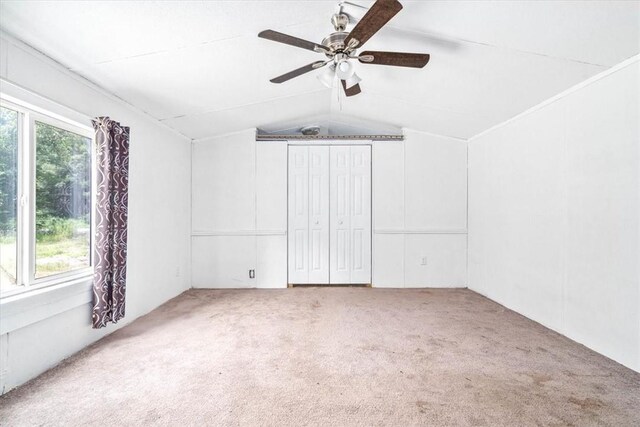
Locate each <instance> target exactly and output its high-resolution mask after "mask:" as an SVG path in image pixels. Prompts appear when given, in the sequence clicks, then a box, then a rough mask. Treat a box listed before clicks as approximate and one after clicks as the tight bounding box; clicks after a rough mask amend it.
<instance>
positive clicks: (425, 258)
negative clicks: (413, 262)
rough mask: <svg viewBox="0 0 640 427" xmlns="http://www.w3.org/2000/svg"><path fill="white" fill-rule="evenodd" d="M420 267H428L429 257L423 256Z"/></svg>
mask: <svg viewBox="0 0 640 427" xmlns="http://www.w3.org/2000/svg"><path fill="white" fill-rule="evenodd" d="M420 265H427V257H426V256H423V257H422V259H420Z"/></svg>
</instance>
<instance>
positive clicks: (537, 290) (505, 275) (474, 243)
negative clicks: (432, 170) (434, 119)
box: [469, 57, 640, 370]
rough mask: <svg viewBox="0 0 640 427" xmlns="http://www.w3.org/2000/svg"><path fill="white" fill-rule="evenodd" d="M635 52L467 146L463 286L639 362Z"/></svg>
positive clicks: (638, 72) (638, 74)
mask: <svg viewBox="0 0 640 427" xmlns="http://www.w3.org/2000/svg"><path fill="white" fill-rule="evenodd" d="M639 81H640V69H639V65H638V59H637V57H636V58H635V60H631V61H628V62H626V63H624V64H623V65H622V66H619V67H617V68H616V70H615V71H614V72H607V73H604V74H603V75H601V76H599V77H597V78H595V79H592V80H591V81H589V82H587V84H583V85H580V86H579V87H577V88H574V89H572V90H570V91H568V92H567V93H565V94H562V95H561V96H559V97H558V98H557V99H556V100H554V101H553V102H548V103H546V104H545V105H543V106H541V107H540V108H537V109H534V110H532V111H531V112H529V113H526V114H523V115H521V116H520V117H517V118H516V119H515V120H513V121H510V122H508V123H506V124H504V125H503V126H500V127H498V128H496V129H494V130H491V131H489V132H487V133H485V134H483V135H480V136H479V137H477V138H474V139H473V140H471V141H470V143H469V287H470V288H471V289H473V290H475V291H477V292H480V293H482V294H484V295H487V296H488V297H489V298H492V299H494V300H496V301H497V302H499V303H501V304H503V305H505V306H507V307H509V308H511V309H513V310H515V311H517V312H519V313H521V314H523V315H525V316H527V317H529V318H531V319H533V320H536V321H538V322H540V323H542V324H544V325H545V326H548V327H550V328H552V329H554V330H556V331H558V332H560V333H562V334H564V335H566V336H568V337H569V338H572V339H574V340H576V341H578V342H580V343H582V344H584V345H586V346H588V347H590V348H592V349H594V350H596V351H598V352H600V353H602V354H604V355H606V356H608V357H610V358H612V359H614V360H616V361H618V362H620V363H622V364H624V365H626V366H629V367H631V368H633V369H635V370H640V282H639V265H640V251H639V241H640V229H639V218H640V210H639V198H640V187H639V184H638V181H639V160H640V159H639V153H640V152H639V148H638V146H639V143H640V141H639V132H638V127H639V123H640V112H639V109H638V98H639V96H638V94H639V93H640V88H639V84H638V83H639Z"/></svg>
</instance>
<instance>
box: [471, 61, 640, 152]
mask: <svg viewBox="0 0 640 427" xmlns="http://www.w3.org/2000/svg"><path fill="white" fill-rule="evenodd" d="M636 62H640V54H639V55H635V56H632V57H631V58H628V59H625V60H624V61H622V62H621V63H619V64H617V65H614V66H613V67H611V68H609V69H607V70H604V71H602V72H601V73H598V74H596V75H595V76H592V77H589V78H588V79H586V80H584V81H582V82H580V83H578V84H577V85H574V86H572V87H570V88H569V89H566V90H564V91H562V92H560V93H559V94H557V95H554V96H552V97H551V98H549V99H547V100H545V101H542V102H541V103H539V104H537V105H534V106H533V107H531V108H529V109H527V110H525V111H523V112H521V113H518V114H516V115H515V116H513V117H511V118H510V119H507V120H505V121H504V122H501V123H498V124H497V125H495V126H492V127H490V128H488V129H486V130H483V131H482V132H480V133H478V134H476V135H474V136H472V137H471V138H469V140H468V142H469V143H471V142H473V141H475V140H476V139H478V138H480V137H482V136H484V135H486V134H489V133H491V132H493V131H495V130H497V129H500V128H501V127H504V126H506V125H508V124H509V123H511V122H513V121H516V120H518V119H520V118H521V117H524V116H527V115H529V114H531V113H534V112H536V111H538V110H540V109H542V108H544V107H546V106H548V105H551V104H553V103H554V102H556V101H559V100H560V99H562V98H566V97H567V96H569V95H571V94H572V93H574V92H577V91H579V90H580V89H582V88H585V87H587V86H589V85H591V84H593V83H595V82H597V81H598V80H601V79H603V78H605V77H607V76H610V75H611V74H614V73H617V72H618V71H620V70H622V69H624V68H626V67H628V66H630V65H633V64H635V63H636Z"/></svg>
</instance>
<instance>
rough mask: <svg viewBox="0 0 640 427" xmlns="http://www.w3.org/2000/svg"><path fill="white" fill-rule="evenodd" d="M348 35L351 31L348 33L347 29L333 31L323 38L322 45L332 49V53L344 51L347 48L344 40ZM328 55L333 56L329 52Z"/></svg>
mask: <svg viewBox="0 0 640 427" xmlns="http://www.w3.org/2000/svg"><path fill="white" fill-rule="evenodd" d="M348 35H349V33H347V32H346V31H336V32H335V33H331V34H329V35H328V36H327V37H325V38H324V39H323V40H322V45H323V46H326V47H328V48H329V49H331V52H332V53H335V52H336V51H342V50H344V48H345V45H344V40H345V39H346V38H347V36H348ZM327 56H328V57H331V55H329V54H328V52H327Z"/></svg>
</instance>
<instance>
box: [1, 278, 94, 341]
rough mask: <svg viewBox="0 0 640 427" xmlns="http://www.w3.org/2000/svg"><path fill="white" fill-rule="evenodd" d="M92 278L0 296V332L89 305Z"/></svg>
mask: <svg viewBox="0 0 640 427" xmlns="http://www.w3.org/2000/svg"><path fill="white" fill-rule="evenodd" d="M92 281H93V279H92V277H91V276H90V275H88V276H84V277H80V278H75V279H70V280H69V281H67V282H64V283H60V284H57V285H51V286H47V287H42V288H39V289H34V290H27V291H24V292H21V293H18V294H15V295H10V296H7V297H3V298H2V299H0V335H4V334H6V333H8V332H12V331H15V330H16V329H20V328H24V327H25V326H28V325H31V324H33V323H36V322H39V321H41V320H45V319H47V318H49V317H52V316H55V315H57V314H60V313H63V312H65V311H68V310H71V309H72V308H75V307H79V306H82V305H85V304H89V303H90V302H91V300H92V289H91V284H92Z"/></svg>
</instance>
